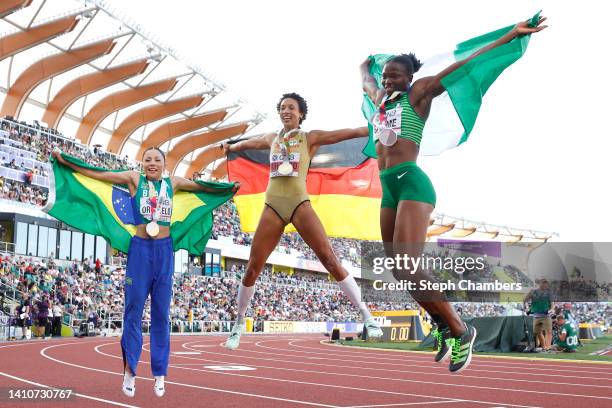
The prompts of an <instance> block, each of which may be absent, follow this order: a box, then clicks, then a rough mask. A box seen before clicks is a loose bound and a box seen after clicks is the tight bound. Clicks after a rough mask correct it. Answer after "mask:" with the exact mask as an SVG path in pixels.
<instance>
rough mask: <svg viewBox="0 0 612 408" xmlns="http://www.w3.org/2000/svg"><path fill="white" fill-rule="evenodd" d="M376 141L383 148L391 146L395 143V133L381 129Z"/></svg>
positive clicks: (391, 130)
mask: <svg viewBox="0 0 612 408" xmlns="http://www.w3.org/2000/svg"><path fill="white" fill-rule="evenodd" d="M378 140H380V143H381V144H382V145H384V146H393V145H394V144H395V142H397V133H395V131H393V129H381V130H380V133H379V134H378Z"/></svg>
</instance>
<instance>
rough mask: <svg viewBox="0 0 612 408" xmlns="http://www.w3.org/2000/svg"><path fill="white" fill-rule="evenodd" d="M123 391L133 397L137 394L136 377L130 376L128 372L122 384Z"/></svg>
mask: <svg viewBox="0 0 612 408" xmlns="http://www.w3.org/2000/svg"><path fill="white" fill-rule="evenodd" d="M121 389H122V390H123V393H124V394H125V395H126V396H128V397H130V398H133V397H134V395H135V394H136V377H135V376H133V377H132V376H129V375H128V374H127V373H125V374H124V375H123V385H122V386H121Z"/></svg>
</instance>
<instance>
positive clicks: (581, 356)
mask: <svg viewBox="0 0 612 408" xmlns="http://www.w3.org/2000/svg"><path fill="white" fill-rule="evenodd" d="M340 343H341V344H343V345H346V346H357V347H370V348H381V349H390V350H407V351H431V349H429V348H425V349H423V348H420V347H419V345H420V343H416V342H415V343H384V342H371V343H370V342H364V341H361V340H353V341H345V340H342V341H341V342H340ZM582 344H583V346H582V347H578V351H577V352H575V353H475V354H476V355H492V356H504V357H528V358H553V359H558V360H585V361H607V362H612V356H592V355H590V353H593V352H594V351H598V350H601V349H604V348H606V347H608V346H609V345H612V335H606V336H603V337H600V338H598V339H595V340H591V341H589V342H583V343H582Z"/></svg>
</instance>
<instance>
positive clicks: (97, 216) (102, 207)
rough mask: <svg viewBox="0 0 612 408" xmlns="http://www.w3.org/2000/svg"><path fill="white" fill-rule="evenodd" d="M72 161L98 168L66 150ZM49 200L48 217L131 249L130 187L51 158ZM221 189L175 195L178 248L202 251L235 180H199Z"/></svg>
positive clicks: (173, 234) (124, 249) (174, 224)
mask: <svg viewBox="0 0 612 408" xmlns="http://www.w3.org/2000/svg"><path fill="white" fill-rule="evenodd" d="M62 157H63V158H64V159H66V160H67V161H69V162H71V163H74V164H77V165H79V166H82V167H85V168H88V169H93V170H98V171H108V170H107V169H103V168H99V167H94V166H91V165H89V164H87V163H85V162H84V161H82V160H80V159H77V158H75V157H72V156H69V155H67V154H65V153H62ZM51 161H52V164H53V168H52V173H51V177H50V187H49V199H48V202H47V205H46V206H45V207H44V208H43V210H44V211H45V212H47V213H48V214H49V215H51V216H53V217H55V218H57V219H58V220H60V221H62V222H65V223H66V224H68V225H70V226H71V227H73V228H76V229H78V230H80V231H83V232H86V233H88V234H93V235H100V236H102V237H104V239H106V241H107V242H108V243H109V244H110V245H111V246H112V247H113V248H116V249H118V250H119V251H122V252H126V253H127V251H128V248H129V244H130V239H131V238H132V236H134V234H135V233H136V225H135V219H136V218H135V217H134V213H133V210H132V205H131V196H130V192H129V190H128V188H127V186H125V185H113V184H111V183H106V182H103V181H99V180H95V179H92V178H90V177H87V176H84V175H82V174H80V173H78V172H75V171H74V170H72V169H71V168H70V167H67V166H63V165H62V164H60V163H59V162H57V160H55V159H54V158H51ZM197 183H198V184H201V185H204V186H207V187H209V188H212V189H215V190H218V193H217V192H215V193H208V192H190V191H177V192H176V193H175V194H174V201H173V209H172V219H171V224H170V236H171V237H172V243H173V246H174V250H175V251H176V250H178V249H186V250H187V251H189V252H190V253H191V254H194V255H201V254H202V252H204V249H205V248H206V242H207V241H208V238H209V237H210V234H211V231H212V224H213V210H214V209H215V208H217V207H219V206H220V205H222V204H223V203H225V202H226V201H228V200H229V199H230V198H232V197H233V195H234V193H233V192H231V187H232V184H229V183H212V182H205V181H197Z"/></svg>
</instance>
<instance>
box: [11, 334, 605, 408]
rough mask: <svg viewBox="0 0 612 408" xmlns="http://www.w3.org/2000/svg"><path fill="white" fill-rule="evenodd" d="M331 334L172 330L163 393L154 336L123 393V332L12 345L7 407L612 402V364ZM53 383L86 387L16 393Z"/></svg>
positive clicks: (453, 407)
mask: <svg viewBox="0 0 612 408" xmlns="http://www.w3.org/2000/svg"><path fill="white" fill-rule="evenodd" d="M324 339H325V337H323V336H320V335H274V336H272V335H251V336H243V338H242V343H241V347H240V349H239V350H235V351H230V350H227V349H225V348H223V347H221V346H220V344H221V342H222V341H223V340H224V337H219V336H182V337H179V336H177V337H172V338H171V341H172V354H171V358H170V368H169V372H168V377H167V380H166V395H165V396H164V397H163V399H159V398H157V397H155V396H154V395H153V390H152V388H153V382H152V380H151V379H150V376H151V374H150V365H149V363H148V361H149V352H148V343H147V342H146V341H148V338H147V337H145V345H144V351H143V354H142V356H141V362H140V365H139V367H138V374H139V375H141V376H144V377H142V378H141V377H139V378H138V380H137V382H136V397H135V398H127V397H125V396H124V395H123V394H122V393H121V389H120V387H121V381H122V371H123V369H122V362H121V348H120V345H119V339H118V338H104V337H103V338H87V339H76V338H75V339H66V340H64V339H62V340H54V341H40V340H39V341H29V342H18V343H3V344H0V362H1V363H0V407H9V406H10V407H61V406H65V407H73V408H76V407H81V406H87V407H88V408H90V407H92V408H93V407H102V406H105V407H112V406H123V407H133V406H134V407H155V406H159V407H161V406H167V407H172V408H178V407H200V406H202V407H211V408H213V407H240V408H250V407H330V408H348V407H352V408H356V407H364V408H365V407H428V406H432V407H441V408H446V407H448V408H466V407H476V408H478V407H488V408H494V407H495V408H499V407H508V408H510V407H559V408H562V407H568V408H569V407H572V408H575V407H588V408H597V407H611V406H612V364H592V363H574V362H552V361H527V360H517V359H498V358H486V357H475V358H474V360H473V361H472V365H471V366H470V368H469V369H467V370H465V371H464V372H462V373H461V374H459V375H451V374H449V373H448V371H447V366H446V365H438V364H436V363H434V362H433V355H431V354H424V353H404V352H396V351H381V350H372V349H360V348H352V347H339V346H334V345H328V344H322V343H321V341H322V340H324ZM175 353H178V354H175ZM187 353H189V354H187ZM211 366H212V368H211ZM214 366H221V368H227V366H241V367H243V368H244V367H246V368H248V369H243V370H241V371H217V369H218V368H215V367H214ZM46 387H56V388H61V389H72V390H73V391H74V392H75V393H77V394H78V395H77V396H76V397H73V398H72V399H70V400H67V401H58V400H55V401H53V402H51V401H49V400H46V401H42V400H38V401H32V400H30V401H27V402H19V401H11V400H9V399H8V390H9V389H27V388H30V389H32V388H33V389H41V388H46Z"/></svg>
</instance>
